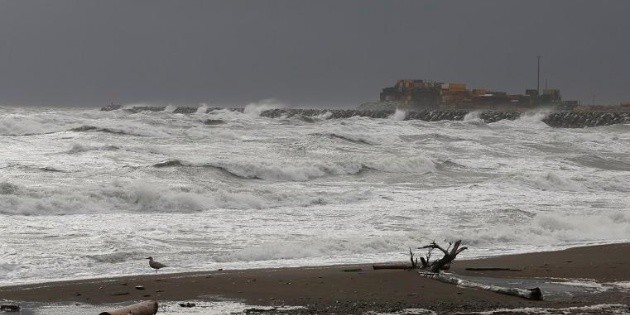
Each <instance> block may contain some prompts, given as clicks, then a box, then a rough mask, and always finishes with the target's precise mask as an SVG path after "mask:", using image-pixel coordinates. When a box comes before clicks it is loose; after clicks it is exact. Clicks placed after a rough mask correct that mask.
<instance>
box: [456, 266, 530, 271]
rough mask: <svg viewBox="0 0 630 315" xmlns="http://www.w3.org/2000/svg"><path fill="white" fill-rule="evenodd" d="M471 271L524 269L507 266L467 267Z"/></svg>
mask: <svg viewBox="0 0 630 315" xmlns="http://www.w3.org/2000/svg"><path fill="white" fill-rule="evenodd" d="M464 269H466V270H470V271H523V270H522V269H513V268H507V267H466V268H464Z"/></svg>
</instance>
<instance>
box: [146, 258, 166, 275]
mask: <svg viewBox="0 0 630 315" xmlns="http://www.w3.org/2000/svg"><path fill="white" fill-rule="evenodd" d="M145 259H148V260H149V266H151V268H153V269H155V273H157V272H158V270H159V269H160V268H164V267H166V265H165V264H163V263H161V262H157V261H155V260H153V257H151V256H149V257H147V258H145Z"/></svg>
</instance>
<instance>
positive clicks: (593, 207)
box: [0, 102, 630, 284]
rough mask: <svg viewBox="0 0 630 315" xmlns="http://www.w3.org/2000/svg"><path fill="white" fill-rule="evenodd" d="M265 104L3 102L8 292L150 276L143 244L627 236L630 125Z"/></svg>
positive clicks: (248, 251) (317, 256)
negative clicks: (366, 113)
mask: <svg viewBox="0 0 630 315" xmlns="http://www.w3.org/2000/svg"><path fill="white" fill-rule="evenodd" d="M147 105H150V104H147ZM269 108H278V104H277V102H261V103H259V104H250V106H249V107H248V109H247V110H246V113H245V114H244V113H241V112H238V111H231V110H212V111H211V112H209V113H207V114H206V113H194V114H174V113H171V112H168V111H165V112H151V111H145V112H137V113H134V112H130V111H125V110H116V111H110V112H101V111H98V110H72V109H68V110H57V109H0V114H1V115H0V117H1V118H0V144H1V145H2V148H3V150H0V168H1V170H2V172H0V239H2V240H3V242H2V243H1V244H0V284H9V283H15V282H24V281H25V282H33V281H41V280H45V279H48V280H50V279H51V278H55V279H67V278H78V277H96V276H105V275H120V274H134V273H143V272H146V271H147V270H146V261H140V260H136V259H135V257H136V256H139V257H142V256H143V255H146V256H148V255H149V254H150V255H153V256H157V257H160V258H161V260H163V261H167V262H168V263H169V265H171V266H173V267H171V270H172V271H173V272H176V271H186V270H198V269H204V268H205V269H212V268H223V267H225V268H247V267H253V266H256V267H269V266H278V265H282V266H297V265H316V264H324V263H325V264H328V263H349V262H366V261H382V260H391V259H399V258H400V259H407V251H408V248H409V247H413V248H415V247H417V246H420V245H423V244H425V243H427V242H430V241H431V240H438V241H442V240H453V239H456V238H461V239H463V240H464V242H465V243H466V245H468V246H469V248H470V249H469V250H468V251H466V252H465V256H466V257H472V256H477V255H492V254H497V253H505V252H506V251H509V252H525V251H537V250H547V249H548V250H552V249H559V248H566V247H570V246H576V245H581V244H601V243H611V242H622V241H628V240H630V228H629V227H630V217H629V215H628V212H627V205H628V204H630V194H628V192H629V191H630V190H629V189H630V188H628V187H630V168H628V163H626V162H625V161H626V160H625V157H627V156H628V155H630V136H629V135H628V134H627V133H628V131H630V130H628V129H627V128H625V129H624V128H619V127H616V128H613V127H611V128H592V129H588V128H587V129H554V128H548V127H544V126H542V125H539V124H542V122H540V119H542V117H543V116H544V114H534V115H532V117H530V118H525V119H524V120H521V121H516V122H511V121H503V122H497V123H491V124H488V125H487V126H486V127H484V128H479V126H478V125H476V124H474V123H468V122H466V121H464V122H418V121H392V120H390V119H372V118H367V117H353V118H350V119H327V118H330V117H329V115H330V114H323V116H322V117H320V118H315V119H312V120H301V119H270V118H263V117H260V116H259V114H260V113H261V112H262V111H263V110H265V109H269ZM534 116H535V117H534ZM206 119H211V120H220V121H222V122H223V123H221V124H215V125H208V124H205V121H206ZM467 119H469V120H470V121H474V119H476V118H474V117H472V116H471V117H468V118H467ZM528 119H529V120H528ZM470 121H469V122H470ZM29 135H32V136H29ZM161 162H164V163H161ZM68 244H72V246H68ZM540 244H548V246H546V247H544V248H541V245H540ZM146 256H144V257H146ZM148 271H149V272H150V270H148Z"/></svg>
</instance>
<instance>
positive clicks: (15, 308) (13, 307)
mask: <svg viewBox="0 0 630 315" xmlns="http://www.w3.org/2000/svg"><path fill="white" fill-rule="evenodd" d="M0 311H3V312H19V311H20V306H19V305H17V304H2V305H0Z"/></svg>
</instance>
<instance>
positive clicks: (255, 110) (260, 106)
mask: <svg viewBox="0 0 630 315" xmlns="http://www.w3.org/2000/svg"><path fill="white" fill-rule="evenodd" d="M284 107H286V106H285V105H284V104H282V103H281V102H279V101H278V100H274V99H267V100H263V101H260V102H256V103H250V104H247V106H245V110H244V111H243V113H244V114H246V115H249V116H251V117H257V116H260V113H262V112H264V111H266V110H270V109H277V108H284Z"/></svg>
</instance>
